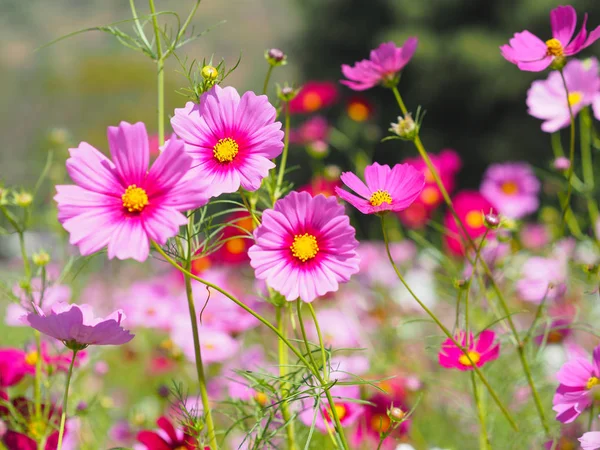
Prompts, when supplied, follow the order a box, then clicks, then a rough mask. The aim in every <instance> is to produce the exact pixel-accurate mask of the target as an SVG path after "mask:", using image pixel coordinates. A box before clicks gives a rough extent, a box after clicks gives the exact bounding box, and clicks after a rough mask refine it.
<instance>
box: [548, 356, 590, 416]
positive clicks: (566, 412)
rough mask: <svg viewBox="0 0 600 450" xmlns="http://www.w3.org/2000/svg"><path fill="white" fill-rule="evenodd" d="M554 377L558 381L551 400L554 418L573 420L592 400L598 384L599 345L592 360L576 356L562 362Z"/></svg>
mask: <svg viewBox="0 0 600 450" xmlns="http://www.w3.org/2000/svg"><path fill="white" fill-rule="evenodd" d="M556 378H557V379H558V382H559V383H560V384H559V385H558V388H557V389H556V394H555V395H554V399H553V400H552V404H553V405H554V406H553V408H552V409H553V410H554V411H556V420H558V421H560V422H562V423H570V422H573V421H574V420H575V419H576V418H577V417H579V415H580V414H581V413H582V412H583V411H585V409H586V408H588V407H589V406H590V405H591V404H592V401H593V397H594V391H595V390H597V389H598V388H595V386H597V385H598V384H600V346H598V347H596V348H595V349H594V352H593V357H592V362H589V361H588V360H587V359H586V358H582V357H577V358H574V359H571V360H569V361H567V362H566V363H564V364H563V366H562V367H561V368H560V370H559V371H558V373H557V374H556Z"/></svg>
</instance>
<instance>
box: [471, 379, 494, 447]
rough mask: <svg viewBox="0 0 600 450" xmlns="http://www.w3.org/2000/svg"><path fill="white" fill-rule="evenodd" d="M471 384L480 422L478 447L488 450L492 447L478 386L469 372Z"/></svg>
mask: <svg viewBox="0 0 600 450" xmlns="http://www.w3.org/2000/svg"><path fill="white" fill-rule="evenodd" d="M471 384H472V386H473V398H474V399H475V406H476V407H477V415H478V416H479V424H480V435H479V448H480V449H481V450H489V449H491V448H492V445H491V443H490V438H489V436H488V434H487V428H486V424H485V411H484V409H483V405H482V403H481V398H480V396H479V392H478V388H477V380H475V374H474V373H473V372H471Z"/></svg>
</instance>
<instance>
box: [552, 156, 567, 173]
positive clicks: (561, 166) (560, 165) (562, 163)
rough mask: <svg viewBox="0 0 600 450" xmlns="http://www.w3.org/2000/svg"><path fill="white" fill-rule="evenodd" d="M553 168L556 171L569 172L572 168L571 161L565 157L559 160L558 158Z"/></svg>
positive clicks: (560, 157)
mask: <svg viewBox="0 0 600 450" xmlns="http://www.w3.org/2000/svg"><path fill="white" fill-rule="evenodd" d="M552 166H553V167H554V168H555V169H556V170H562V171H565V170H569V167H571V161H569V158H565V157H564V156H559V157H558V158H556V159H555V160H554V161H553V163H552Z"/></svg>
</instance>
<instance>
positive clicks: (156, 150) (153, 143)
mask: <svg viewBox="0 0 600 450" xmlns="http://www.w3.org/2000/svg"><path fill="white" fill-rule="evenodd" d="M172 137H173V135H170V136H165V143H166V142H168V141H169V139H171V138H172ZM158 142H159V141H158V134H151V135H150V136H148V148H149V149H150V156H158V155H160V153H161V151H162V150H164V148H165V147H164V145H163V146H162V147H161V146H160V145H159V143H158Z"/></svg>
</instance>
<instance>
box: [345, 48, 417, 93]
mask: <svg viewBox="0 0 600 450" xmlns="http://www.w3.org/2000/svg"><path fill="white" fill-rule="evenodd" d="M417 43H418V40H417V38H416V37H410V38H408V39H407V40H406V42H405V43H404V45H403V46H401V47H396V44H395V43H393V42H385V43H383V44H381V45H380V46H379V47H377V48H376V49H375V50H371V54H370V55H369V59H363V60H362V61H358V62H357V63H355V64H354V66H352V67H350V66H349V65H347V64H342V73H343V74H344V76H345V77H346V78H347V80H341V81H340V83H342V84H345V85H346V86H348V87H349V88H350V89H353V90H355V91H364V90H367V89H371V88H372V87H374V86H376V85H378V84H379V83H389V82H393V80H394V79H396V77H397V76H398V73H399V72H400V71H401V70H402V69H403V68H404V66H406V65H407V64H408V63H409V61H410V60H411V58H412V57H413V55H414V54H415V51H416V50H417Z"/></svg>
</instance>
